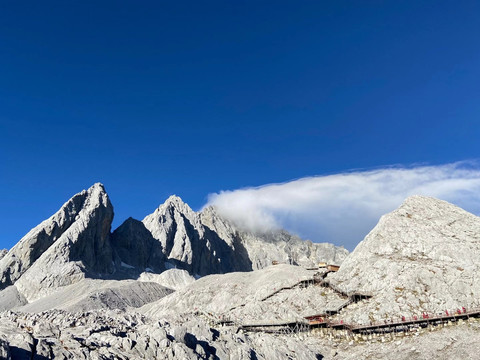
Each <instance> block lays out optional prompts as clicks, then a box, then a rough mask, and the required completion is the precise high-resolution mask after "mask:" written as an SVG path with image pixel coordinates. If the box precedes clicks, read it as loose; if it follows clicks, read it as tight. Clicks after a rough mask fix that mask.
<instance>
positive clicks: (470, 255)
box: [328, 196, 480, 323]
mask: <svg viewBox="0 0 480 360" xmlns="http://www.w3.org/2000/svg"><path fill="white" fill-rule="evenodd" d="M479 259H480V218H479V217H478V216H475V215H473V214H470V213H468V212H466V211H465V210H462V209H460V208H458V207H456V206H454V205H452V204H449V203H447V202H445V201H441V200H437V199H434V198H429V197H424V196H412V197H409V198H408V199H406V200H405V202H404V203H403V204H402V205H401V206H400V207H399V208H398V209H396V210H395V211H393V212H391V213H389V214H387V215H384V216H383V217H382V218H381V219H380V221H379V223H378V224H377V226H375V228H374V229H373V230H372V231H371V232H370V233H369V234H368V235H367V236H366V237H365V239H364V240H363V241H362V242H361V243H360V244H359V245H358V246H357V247H356V249H355V250H354V251H353V252H352V253H351V254H350V256H348V258H347V259H346V260H345V261H344V262H343V264H342V266H341V268H340V270H339V271H338V272H337V273H335V274H331V275H329V277H328V278H329V279H330V280H331V281H332V282H333V283H335V284H337V285H338V286H340V287H341V288H343V289H344V290H346V291H350V292H352V291H358V292H363V293H371V294H372V295H373V298H372V299H370V300H369V301H368V302H367V303H366V304H365V306H362V308H361V310H360V309H359V310H358V311H356V312H355V311H353V310H352V314H350V315H348V314H343V315H342V316H343V317H345V316H349V317H352V318H353V319H354V320H355V321H356V322H364V323H366V322H368V321H371V320H372V319H377V320H378V319H384V318H389V317H398V316H401V315H404V316H414V315H419V314H421V313H422V312H424V311H425V312H429V313H444V312H445V310H447V311H448V310H450V311H453V310H454V309H458V308H461V307H466V308H473V307H478V306H479V305H480V303H479V298H480V281H479V280H480V278H479V274H480V261H479Z"/></svg>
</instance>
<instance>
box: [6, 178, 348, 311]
mask: <svg viewBox="0 0 480 360" xmlns="http://www.w3.org/2000/svg"><path fill="white" fill-rule="evenodd" d="M112 219H113V207H112V204H111V203H110V200H109V197H108V195H107V193H106V192H105V189H104V187H103V185H102V184H95V185H93V186H92V187H91V188H89V189H88V190H84V191H82V192H80V193H78V194H76V195H74V196H73V197H72V198H71V199H70V200H69V201H67V202H66V203H65V204H64V205H63V206H62V207H61V209H60V210H59V211H58V212H57V213H55V214H54V215H53V216H51V217H50V218H49V219H47V220H45V221H44V222H42V223H41V224H40V225H38V226H37V227H35V228H34V229H32V230H31V231H30V232H29V233H28V234H27V235H25V236H24V237H23V238H22V239H21V240H20V241H19V243H18V244H17V245H15V246H14V247H13V248H12V249H11V250H10V251H9V252H7V253H6V254H5V255H4V256H3V258H1V259H0V289H2V288H7V287H8V286H12V285H14V286H15V289H13V290H10V291H13V292H14V293H15V292H16V291H18V292H19V294H21V295H22V296H24V297H25V298H26V299H27V300H28V301H33V300H36V299H39V298H40V297H43V296H46V295H48V294H51V293H52V292H54V291H56V290H57V289H58V288H60V287H63V286H67V285H70V284H73V283H76V282H78V281H80V280H82V279H84V278H93V279H117V280H122V279H137V278H138V276H140V274H142V273H144V272H150V273H157V274H158V273H161V272H163V271H165V270H166V269H169V268H175V267H176V268H179V269H184V270H187V271H188V272H189V273H190V274H192V275H194V276H204V275H208V274H215V273H227V272H232V271H250V270H255V269H261V268H263V267H265V266H268V265H271V263H272V261H274V260H276V261H279V262H285V263H289V264H299V265H306V266H311V265H314V264H315V263H318V262H319V261H327V262H334V263H340V262H341V261H342V260H343V258H344V257H345V256H346V254H347V251H346V250H345V249H343V248H337V247H335V246H333V245H330V244H313V243H311V242H305V241H302V240H300V239H299V238H297V237H295V236H292V235H290V234H288V233H287V232H285V231H279V232H273V233H269V234H253V233H247V232H243V231H241V230H239V229H237V228H236V227H235V226H234V225H232V224H231V223H229V222H228V221H227V220H225V219H223V218H222V217H220V216H219V215H218V214H217V213H216V211H215V209H214V208H212V207H209V208H206V209H204V210H203V211H202V212H198V213H197V212H194V211H193V210H192V209H191V208H190V207H189V206H188V205H187V204H185V203H184V202H183V201H182V200H181V199H180V198H179V197H177V196H171V197H170V198H169V199H167V201H166V202H165V203H164V204H162V205H160V206H159V207H158V209H156V210H155V212H154V213H153V214H151V215H149V216H147V217H146V218H145V219H144V220H143V222H140V221H137V220H134V219H132V218H129V219H127V220H126V221H125V222H124V223H123V224H122V225H121V226H120V227H119V228H118V229H116V230H115V231H114V232H113V233H111V232H110V230H111V223H112Z"/></svg>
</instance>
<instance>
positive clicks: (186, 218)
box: [143, 196, 252, 276]
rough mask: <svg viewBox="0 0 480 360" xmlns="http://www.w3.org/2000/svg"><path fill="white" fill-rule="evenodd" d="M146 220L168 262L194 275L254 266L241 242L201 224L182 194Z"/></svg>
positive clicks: (241, 269)
mask: <svg viewBox="0 0 480 360" xmlns="http://www.w3.org/2000/svg"><path fill="white" fill-rule="evenodd" d="M143 223H144V225H145V227H146V228H147V229H148V230H150V232H151V234H152V235H153V237H154V238H155V239H156V240H158V241H159V242H160V243H161V244H162V247H163V250H164V253H165V256H166V258H167V265H168V266H170V267H173V266H175V267H179V268H182V269H185V270H188V271H189V272H190V273H192V274H195V275H200V276H202V275H206V274H212V273H225V272H230V271H248V270H251V269H252V267H251V263H250V261H249V259H248V257H246V256H245V255H244V254H242V249H241V247H240V246H239V247H238V248H237V249H236V248H234V247H232V244H230V243H228V242H226V241H225V239H222V238H221V237H219V236H218V234H217V233H216V232H215V231H212V230H211V229H209V228H208V227H207V226H205V225H204V224H202V222H201V219H200V216H199V215H198V213H195V212H194V211H193V210H192V209H191V208H190V207H189V206H188V205H187V204H185V203H184V202H183V201H182V200H181V199H180V198H179V197H177V196H171V197H170V198H168V199H167V201H166V202H165V203H164V204H162V205H160V207H158V209H156V210H155V212H154V213H153V214H151V215H149V216H147V217H146V218H145V219H144V220H143Z"/></svg>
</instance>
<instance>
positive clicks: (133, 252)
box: [112, 218, 165, 273]
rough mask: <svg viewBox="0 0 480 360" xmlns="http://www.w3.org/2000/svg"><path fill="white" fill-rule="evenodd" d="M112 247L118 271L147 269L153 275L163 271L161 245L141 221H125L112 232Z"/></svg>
mask: <svg viewBox="0 0 480 360" xmlns="http://www.w3.org/2000/svg"><path fill="white" fill-rule="evenodd" d="M112 246H113V248H114V250H115V252H116V255H117V267H118V268H119V270H124V271H125V270H126V269H128V268H131V267H134V268H136V269H137V270H141V271H144V270H145V269H147V268H148V269H150V271H152V272H155V273H160V272H162V271H164V270H165V255H164V254H163V251H162V243H161V242H160V241H158V240H156V239H154V238H153V236H152V234H151V233H150V231H148V230H147V228H145V225H143V223H142V222H141V221H138V220H135V219H132V218H128V219H127V220H125V222H124V223H123V224H122V225H120V226H119V227H118V228H117V229H116V230H115V231H114V232H113V234H112ZM118 262H120V263H119V264H118Z"/></svg>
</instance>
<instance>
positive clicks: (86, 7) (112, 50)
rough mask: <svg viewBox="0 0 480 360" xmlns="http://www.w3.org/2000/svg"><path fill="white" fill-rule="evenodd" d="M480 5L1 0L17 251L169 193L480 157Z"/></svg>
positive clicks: (1, 190)
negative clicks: (104, 203)
mask: <svg viewBox="0 0 480 360" xmlns="http://www.w3.org/2000/svg"><path fill="white" fill-rule="evenodd" d="M479 16H480V3H479V2H476V1H418V0H415V1H288V2H285V1H278V0H276V1H171V2H163V1H121V2H117V1H111V2H109V1H58V2H54V1H48V2H44V1H25V2H19V1H2V2H1V3H0V205H1V206H0V247H11V246H12V245H13V244H14V243H15V242H16V241H18V240H19V239H20V237H21V236H23V235H24V234H25V233H26V232H27V231H28V230H29V229H30V228H32V227H33V226H35V225H37V224H38V223H39V222H41V221H42V220H44V219H45V218H47V217H48V216H50V215H51V214H53V213H54V212H55V211H56V210H57V209H58V208H59V207H60V206H61V205H62V204H63V203H64V202H65V201H66V200H68V198H70V197H71V196H72V195H73V194H75V193H76V192H78V191H80V190H82V189H84V188H87V187H89V186H90V185H92V184H93V183H94V182H97V181H100V182H102V183H104V184H105V186H106V189H107V191H108V192H109V194H110V197H111V199H112V202H113V205H114V207H115V212H116V220H115V226H118V225H119V223H120V222H121V221H123V220H125V219H126V218H127V217H128V216H133V217H135V218H138V219H142V218H143V217H144V216H145V215H147V214H149V213H151V212H152V211H153V210H154V209H155V208H156V207H157V206H158V205H159V204H160V203H161V202H163V201H164V200H165V198H166V197H167V196H169V195H170V194H174V193H175V194H177V195H179V196H181V197H182V198H183V199H184V200H185V201H186V202H188V203H189V204H190V205H191V206H192V207H193V208H194V209H198V208H200V207H201V206H202V205H203V204H204V203H205V201H206V197H207V195H208V194H209V193H211V192H217V191H220V190H227V189H237V188H241V187H246V186H257V185H262V184H266V183H272V182H282V181H288V180H291V179H295V178H300V177H304V176H308V175H320V174H329V173H337V172H342V171H345V170H348V169H353V168H367V169H368V168H372V167H378V166H382V165H388V164H399V163H400V164H412V163H417V162H421V163H428V164H440V163H446V162H452V161H458V160H465V159H476V158H478V157H479V135H480V119H479V114H480V21H479Z"/></svg>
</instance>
